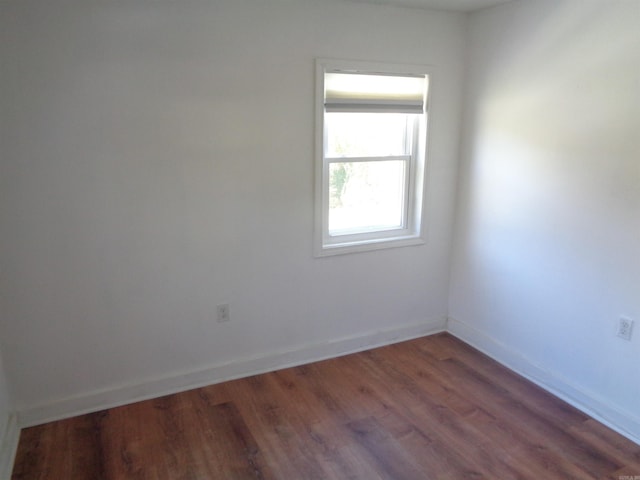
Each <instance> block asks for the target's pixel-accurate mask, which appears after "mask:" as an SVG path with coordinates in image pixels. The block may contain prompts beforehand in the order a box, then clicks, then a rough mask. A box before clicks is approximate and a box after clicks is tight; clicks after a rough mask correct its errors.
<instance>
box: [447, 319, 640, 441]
mask: <svg viewBox="0 0 640 480" xmlns="http://www.w3.org/2000/svg"><path fill="white" fill-rule="evenodd" d="M447 331H448V332H449V333H451V334H452V335H454V336H456V337H458V338H459V339H460V340H462V341H463V342H465V343H468V344H469V345H471V346H473V347H474V348H476V349H477V350H480V351H481V352H483V353H484V354H486V355H488V356H489V357H491V358H493V359H494V360H496V361H498V362H499V363H501V364H503V365H504V366H506V367H507V368H509V369H511V370H513V371H515V372H516V373H518V374H520V375H522V376H523V377H525V378H527V379H529V380H531V381H532V382H534V383H535V384H536V385H538V386H540V387H542V388H544V389H545V390H547V391H548V392H549V393H551V394H553V395H555V396H556V397H558V398H561V399H562V400H564V401H565V402H567V403H569V404H570V405H572V406H574V407H576V408H577V409H578V410H581V411H582V412H584V413H586V414H587V415H589V416H590V417H592V418H594V419H596V420H598V421H599V422H601V423H603V424H605V425H606V426H608V427H609V428H611V429H613V430H615V431H616V432H618V433H620V434H621V435H624V436H625V437H627V438H628V439H629V440H631V441H633V442H635V443H637V444H638V445H640V419H638V418H635V417H634V416H633V415H631V414H629V413H628V412H624V411H621V410H620V409H618V408H616V407H614V406H612V405H610V404H609V403H608V402H607V401H606V400H605V399H602V398H599V397H598V396H597V395H595V394H593V393H589V392H585V391H584V390H583V389H582V388H580V387H579V386H577V385H575V384H573V383H572V382H570V381H568V380H567V379H565V378H562V377H561V376H560V375H558V374H556V373H554V372H550V371H548V370H546V369H545V368H542V367H540V366H539V365H536V364H535V363H534V362H532V361H530V360H529V359H527V358H525V357H524V356H522V355H521V354H520V353H518V352H516V351H514V350H513V349H511V348H509V347H507V346H506V345H504V344H502V343H501V342H499V341H497V340H496V339H494V338H493V337H490V336H488V335H487V334H485V333H483V332H481V331H479V330H477V329H475V328H474V327H472V326H470V325H468V324H466V323H464V322H461V321H459V320H456V319H454V318H449V319H448V321H447Z"/></svg>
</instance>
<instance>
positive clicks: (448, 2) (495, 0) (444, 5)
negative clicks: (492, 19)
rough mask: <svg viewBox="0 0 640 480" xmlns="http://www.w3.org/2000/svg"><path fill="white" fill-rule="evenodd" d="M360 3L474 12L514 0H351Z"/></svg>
mask: <svg viewBox="0 0 640 480" xmlns="http://www.w3.org/2000/svg"><path fill="white" fill-rule="evenodd" d="M350 1H354V2H360V3H376V4H378V5H397V6H403V7H414V8H437V9H439V10H453V11H457V12H474V11H476V10H480V9H482V8H486V7H492V6H494V5H499V4H501V3H506V2H510V1H513V0H350Z"/></svg>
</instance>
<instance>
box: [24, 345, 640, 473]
mask: <svg viewBox="0 0 640 480" xmlns="http://www.w3.org/2000/svg"><path fill="white" fill-rule="evenodd" d="M636 475H637V476H640V446H638V445H636V444H635V443H633V442H631V441H630V440H628V439H626V438H624V437H622V436H621V435H619V434H617V433H616V432H614V431H612V430H610V429H609V428H607V427H605V426H603V425H602V424H600V423H598V422H596V421H595V420H593V419H591V418H589V417H588V416H586V415H585V414H583V413H581V412H579V411H578V410H576V409H575V408H573V407H571V406H570V405H568V404H566V403H564V402H562V401H561V400H559V399H557V398H555V397H553V396H552V395H550V394H549V393H547V392H545V391H543V390H541V389H540V388H538V387H537V386H535V385H534V384H532V383H531V382H529V381H527V380H526V379H524V378H522V377H520V376H518V375H516V374H514V373H513V372H511V371H509V370H508V369H506V368H505V367H503V366H501V365H499V364H498V363H496V362H494V361H493V360H491V359H489V358H488V357H486V356H484V355H482V354H481V353H479V352H477V351H476V350H474V349H473V348H471V347H469V346H468V345H466V344H464V343H462V342H461V341H459V340H457V339H456V338H454V337H452V336H450V335H448V334H439V335H433V336H430V337H424V338H420V339H417V340H412V341H409V342H403V343H399V344H396V345H390V346H387V347H382V348H378V349H375V350H370V351H366V352H361V353H357V354H353V355H347V356H344V357H340V358H336V359H331V360H326V361H323V362H317V363H313V364H309V365H304V366H301V367H295V368H288V369H284V370H279V371H276V372H272V373H267V374H264V375H257V376H253V377H249V378H244V379H240V380H234V381H231V382H225V383H221V384H218V385H212V386H209V387H204V388H199V389H196V390H191V391H188V392H183V393H179V394H175V395H169V396H166V397H162V398H158V399H154V400H148V401H144V402H138V403H134V404H131V405H127V406H123V407H118V408H112V409H109V410H105V411H102V412H97V413H93V414H89V415H82V416H79V417H75V418H71V419H67V420H61V421H58V422H52V423H48V424H45V425H40V426H36V427H31V428H27V429H24V430H23V431H22V433H21V437H20V444H19V447H18V454H17V457H16V463H15V466H14V471H13V476H12V478H13V479H14V480H26V479H29V480H31V479H87V480H89V479H91V480H96V479H108V480H111V479H141V480H147V479H149V480H164V479H172V480H174V479H183V480H196V479H231V480H234V479H241V480H244V479H265V480H270V479H285V480H290V479H295V480H297V479H300V480H307V479H334V480H342V479H363V480H383V479H394V480H397V479H407V480H410V479H421V480H422V479H499V480H502V479H536V480H540V479H544V480H547V479H548V480H553V479H562V480H566V479H600V478H609V479H616V480H619V479H620V478H625V477H626V478H628V477H630V478H633V477H634V476H636ZM639 478H640V477H639Z"/></svg>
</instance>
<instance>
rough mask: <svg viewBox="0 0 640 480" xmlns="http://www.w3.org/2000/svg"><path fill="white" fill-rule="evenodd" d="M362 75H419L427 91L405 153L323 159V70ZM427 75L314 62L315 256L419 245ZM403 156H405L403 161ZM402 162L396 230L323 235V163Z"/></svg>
mask: <svg viewBox="0 0 640 480" xmlns="http://www.w3.org/2000/svg"><path fill="white" fill-rule="evenodd" d="M333 72H344V73H355V72H357V73H363V74H370V75H375V74H386V75H389V74H392V75H394V74H395V75H407V76H415V75H420V76H425V77H426V79H427V82H428V94H427V96H426V98H425V100H424V102H425V105H424V111H423V113H422V114H421V115H419V117H418V118H417V119H416V120H415V121H414V125H413V132H411V135H412V137H413V139H412V148H411V152H410V154H409V155H394V156H386V157H384V156H374V157H329V156H327V155H325V149H326V146H327V136H326V127H325V85H324V80H325V73H333ZM432 82H433V73H432V70H431V69H430V68H429V67H426V66H418V65H400V64H387V63H377V62H376V63H373V62H361V61H349V60H333V59H317V60H316V99H315V100H316V155H315V166H316V168H315V229H314V230H315V232H314V254H315V256H316V257H323V256H329V255H339V254H345V253H355V252H362V251H369V250H377V249H382V248H392V247H402V246H409V245H420V244H424V243H425V222H424V219H423V211H424V198H425V195H424V191H425V183H426V178H425V177H426V158H427V148H428V136H427V121H428V110H429V97H430V96H431V90H432ZM406 157H409V158H408V159H407V158H406ZM400 159H401V160H404V161H405V162H406V165H405V168H406V169H407V170H408V171H405V175H406V177H407V180H406V182H405V187H404V188H405V192H404V202H405V205H404V208H403V210H404V211H403V217H404V218H403V225H402V226H401V227H400V228H391V229H380V230H375V231H371V232H359V233H346V234H340V235H330V234H329V189H330V186H329V182H330V179H329V165H330V164H331V163H341V162H344V163H348V162H352V161H385V160H400Z"/></svg>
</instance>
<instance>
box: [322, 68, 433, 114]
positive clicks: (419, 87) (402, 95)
mask: <svg viewBox="0 0 640 480" xmlns="http://www.w3.org/2000/svg"><path fill="white" fill-rule="evenodd" d="M324 87H325V94H324V106H325V111H327V112H387V113H418V114H420V113H423V112H424V109H425V101H424V99H425V97H426V91H427V77H426V76H424V75H422V76H409V75H379V74H364V73H343V72H325V75H324Z"/></svg>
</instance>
